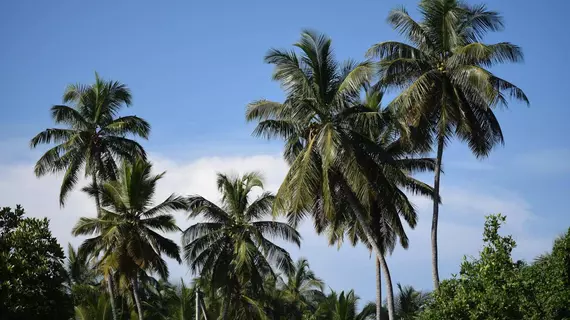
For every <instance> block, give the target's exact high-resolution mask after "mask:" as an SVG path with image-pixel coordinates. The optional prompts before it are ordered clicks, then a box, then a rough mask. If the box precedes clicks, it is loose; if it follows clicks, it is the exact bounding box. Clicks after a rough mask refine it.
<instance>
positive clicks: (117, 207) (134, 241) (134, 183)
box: [72, 159, 187, 318]
mask: <svg viewBox="0 0 570 320" xmlns="http://www.w3.org/2000/svg"><path fill="white" fill-rule="evenodd" d="M151 169H152V165H151V164H150V163H148V162H146V161H144V160H142V159H138V160H137V161H135V162H134V163H133V164H130V163H128V162H126V161H125V162H123V165H122V167H121V169H120V171H119V173H118V179H117V180H115V181H106V182H104V183H103V184H100V185H91V186H89V187H86V188H84V191H85V192H86V193H87V194H89V195H90V196H92V197H99V198H100V199H101V205H102V207H101V213H102V215H101V217H98V218H80V219H79V221H78V222H77V224H76V225H75V227H74V228H73V230H72V233H73V235H75V236H78V235H93V234H94V235H95V237H92V238H89V239H87V240H85V241H84V242H83V244H82V245H81V247H80V249H79V250H80V252H83V254H93V255H99V254H102V257H101V259H100V265H101V268H102V269H104V270H105V271H104V273H105V274H106V275H107V279H108V280H109V281H111V280H112V278H113V277H112V274H113V272H116V273H117V274H118V275H119V276H120V279H121V282H125V283H126V284H127V285H128V286H130V289H131V291H132V293H133V297H134V300H135V303H136V306H137V313H138V316H139V318H142V317H143V313H142V306H141V302H140V299H139V295H138V285H139V278H140V274H141V272H145V271H151V272H156V273H157V274H158V275H159V276H161V277H162V278H163V279H166V278H167V277H168V266H167V264H166V262H165V261H164V260H163V259H162V254H165V255H166V256H168V257H170V258H173V259H175V260H177V261H179V262H180V261H181V260H180V254H179V248H178V245H177V244H176V243H175V242H174V241H172V240H170V239H168V238H165V237H164V236H162V235H161V234H160V233H159V232H173V231H178V230H179V228H178V227H177V226H176V221H175V220H174V217H173V216H172V215H170V214H168V213H167V212H171V211H174V210H185V209H186V208H187V203H186V201H185V199H184V198H183V197H179V196H176V195H174V194H172V195H170V196H169V197H168V198H166V200H164V201H163V202H161V203H160V204H158V205H156V206H153V200H152V198H153V196H154V192H155V189H156V184H157V182H158V180H160V179H161V178H162V177H163V175H164V173H161V174H159V175H151ZM109 288H110V289H109V292H110V295H111V299H112V297H113V295H112V292H113V290H112V288H111V286H110V287H109Z"/></svg>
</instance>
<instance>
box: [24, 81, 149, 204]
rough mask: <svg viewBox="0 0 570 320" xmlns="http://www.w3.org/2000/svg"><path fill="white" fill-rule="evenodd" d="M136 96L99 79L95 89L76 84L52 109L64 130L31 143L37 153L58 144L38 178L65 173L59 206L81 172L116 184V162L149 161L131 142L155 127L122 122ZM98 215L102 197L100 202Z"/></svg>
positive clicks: (136, 119) (45, 159)
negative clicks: (38, 149)
mask: <svg viewBox="0 0 570 320" xmlns="http://www.w3.org/2000/svg"><path fill="white" fill-rule="evenodd" d="M131 100H132V98H131V92H130V90H129V89H128V88H127V86H126V85H124V84H122V83H119V82H117V81H105V80H103V79H101V78H100V77H99V75H98V74H97V73H96V74H95V83H94V84H92V85H83V84H72V85H69V86H68V87H67V89H66V90H65V93H64V94H63V103H64V104H67V103H71V104H72V105H71V106H68V105H55V106H53V107H52V108H51V115H52V118H53V120H54V121H55V123H56V124H58V125H63V126H65V128H50V129H46V130H44V131H42V132H40V133H39V134H37V135H36V136H35V137H34V138H32V140H31V141H30V146H31V147H32V148H35V147H37V146H38V145H40V144H51V143H55V144H56V146H55V147H53V148H51V149H49V150H48V151H46V153H45V154H44V155H43V156H42V157H41V158H40V159H39V160H38V161H37V163H36V166H35V168H34V172H35V174H36V176H38V177H41V176H43V175H45V174H47V173H57V172H62V171H64V172H65V174H64V176H63V181H62V183H61V190H60V194H59V202H60V205H62V206H63V205H64V203H65V199H66V197H67V195H68V193H69V191H71V190H72V189H73V187H74V186H75V184H76V183H77V180H78V175H79V172H80V171H81V169H82V168H85V175H86V176H91V178H92V181H93V185H96V184H97V179H101V180H108V179H114V178H115V175H116V170H117V168H116V165H115V159H120V160H129V161H133V160H134V159H136V158H138V157H142V158H144V157H145V156H146V154H145V151H144V149H143V147H142V146H141V145H140V144H138V143H137V142H136V141H134V140H131V139H129V138H128V136H129V135H131V136H138V137H142V138H144V139H147V138H148V136H149V133H150V125H149V124H148V122H146V121H145V120H143V119H141V118H139V117H137V116H123V117H118V113H119V112H120V110H121V109H122V108H123V107H124V106H127V107H128V106H130V105H131ZM95 201H96V202H97V203H96V204H97V210H98V212H99V208H100V203H99V198H95Z"/></svg>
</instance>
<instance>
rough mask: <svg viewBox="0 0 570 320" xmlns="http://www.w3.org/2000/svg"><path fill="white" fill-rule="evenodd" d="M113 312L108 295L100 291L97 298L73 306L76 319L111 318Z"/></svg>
mask: <svg viewBox="0 0 570 320" xmlns="http://www.w3.org/2000/svg"><path fill="white" fill-rule="evenodd" d="M112 315H113V312H112V308H111V304H110V303H109V297H108V296H107V295H105V294H104V293H101V294H100V295H99V296H98V297H97V299H95V300H94V301H93V302H91V303H88V304H80V305H76V306H75V319H76V320H111V319H113V318H112Z"/></svg>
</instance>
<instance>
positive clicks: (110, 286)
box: [107, 275, 118, 320]
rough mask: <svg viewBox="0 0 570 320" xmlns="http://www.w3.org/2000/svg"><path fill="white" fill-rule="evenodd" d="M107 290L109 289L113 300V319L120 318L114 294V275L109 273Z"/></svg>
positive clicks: (110, 297) (110, 298)
mask: <svg viewBox="0 0 570 320" xmlns="http://www.w3.org/2000/svg"><path fill="white" fill-rule="evenodd" d="M107 291H109V300H110V301H111V312H112V313H113V320H118V316H117V306H116V305H115V295H114V294H113V275H109V279H108V280H107Z"/></svg>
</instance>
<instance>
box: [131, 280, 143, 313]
mask: <svg viewBox="0 0 570 320" xmlns="http://www.w3.org/2000/svg"><path fill="white" fill-rule="evenodd" d="M131 287H132V288H133V296H134V297H135V304H136V305H137V314H138V316H139V320H142V318H143V311H142V306H141V301H140V299H139V292H138V291H139V290H138V285H137V281H136V280H135V279H134V278H131Z"/></svg>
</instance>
